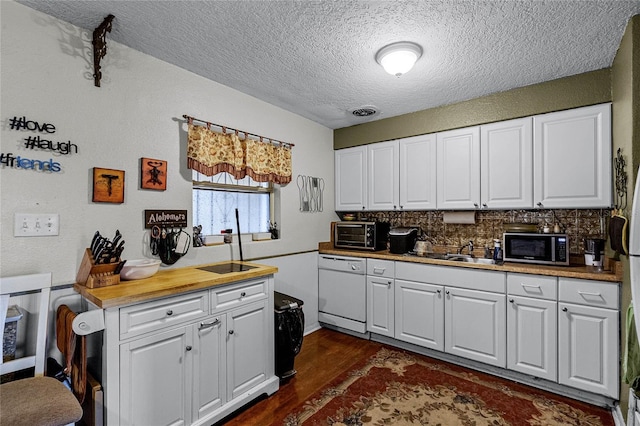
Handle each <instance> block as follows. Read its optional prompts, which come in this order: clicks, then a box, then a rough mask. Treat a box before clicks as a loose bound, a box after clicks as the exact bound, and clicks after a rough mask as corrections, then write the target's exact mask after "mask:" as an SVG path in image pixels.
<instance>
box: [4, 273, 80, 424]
mask: <svg viewBox="0 0 640 426" xmlns="http://www.w3.org/2000/svg"><path fill="white" fill-rule="evenodd" d="M22 292H38V293H40V303H39V304H38V306H39V308H38V324H37V342H36V353H35V355H28V356H24V357H22V358H18V359H15V360H11V361H5V362H1V361H0V373H1V374H7V373H13V372H16V371H19V370H23V369H26V368H31V367H35V374H34V377H28V378H25V379H20V380H16V381H13V382H8V383H5V384H2V385H0V424H2V425H5V424H6V425H12V426H18V425H25V426H27V425H28V426H33V425H38V426H45V425H48V426H54V425H55V426H58V425H66V424H70V423H74V422H76V421H78V420H80V418H81V417H82V407H81V406H80V403H79V402H78V400H77V399H76V397H75V396H74V395H73V393H72V392H71V391H70V390H69V389H68V388H67V387H65V386H64V385H63V384H62V383H61V382H59V381H58V380H57V379H54V378H52V377H45V376H44V365H45V359H46V350H47V330H48V327H47V323H48V319H49V296H50V294H51V273H46V274H34V275H21V276H15V277H7V278H0V340H3V338H4V321H5V319H6V316H7V307H8V306H9V296H10V295H11V294H15V293H22ZM30 328H31V327H30Z"/></svg>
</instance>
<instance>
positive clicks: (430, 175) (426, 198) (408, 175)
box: [400, 134, 437, 210]
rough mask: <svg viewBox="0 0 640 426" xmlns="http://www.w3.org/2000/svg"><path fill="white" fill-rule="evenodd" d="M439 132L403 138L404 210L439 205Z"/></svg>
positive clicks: (430, 207)
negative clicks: (437, 186) (437, 137)
mask: <svg viewBox="0 0 640 426" xmlns="http://www.w3.org/2000/svg"><path fill="white" fill-rule="evenodd" d="M436 162H437V157H436V135H435V134H430V135H421V136H414V137H411V138H406V139H401V140H400V209H402V210H435V208H436Z"/></svg>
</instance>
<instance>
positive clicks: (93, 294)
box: [74, 261, 278, 309]
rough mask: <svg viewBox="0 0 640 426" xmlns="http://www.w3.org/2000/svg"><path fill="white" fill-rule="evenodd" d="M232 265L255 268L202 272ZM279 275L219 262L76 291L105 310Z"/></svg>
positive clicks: (261, 267) (77, 286)
mask: <svg viewBox="0 0 640 426" xmlns="http://www.w3.org/2000/svg"><path fill="white" fill-rule="evenodd" d="M229 263H233V264H235V265H248V266H253V268H252V269H249V270H246V271H242V272H229V273H222V274H220V273H215V272H209V271H204V270H202V269H200V268H203V267H210V266H216V265H226V264H229ZM276 272H278V268H276V267H275V266H268V265H261V264H258V263H251V262H239V261H233V262H219V263H212V264H207V265H196V266H190V267H186V268H176V269H168V270H164V271H163V270H160V271H159V272H158V273H156V274H155V275H153V276H152V277H149V278H144V279H141V280H132V281H122V282H120V283H119V284H116V285H111V286H107V287H100V288H87V287H85V286H84V285H82V284H78V283H76V284H75V286H74V289H75V290H76V291H77V292H78V293H80V294H81V295H82V296H83V297H84V298H85V299H87V300H88V301H90V302H91V303H93V304H94V305H96V306H98V307H99V308H103V309H106V308H113V307H118V306H123V305H129V304H132V303H138V302H144V301H147V300H152V299H157V298H160V297H168V296H175V295H178V294H181V293H185V292H188V291H195V290H202V289H206V288H209V287H214V286H219V285H225V284H232V283H234V282H238V281H244V280H247V279H251V278H257V277H263V276H266V275H272V274H275V273H276Z"/></svg>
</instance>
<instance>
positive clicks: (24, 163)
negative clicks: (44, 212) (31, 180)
mask: <svg viewBox="0 0 640 426" xmlns="http://www.w3.org/2000/svg"><path fill="white" fill-rule="evenodd" d="M8 121H9V129H10V130H16V131H29V132H36V133H40V134H44V135H42V136H41V135H40V134H36V135H30V136H27V137H26V138H24V139H23V141H24V142H23V143H24V147H25V148H26V149H30V150H40V151H48V152H51V153H52V154H53V155H69V154H77V153H78V145H76V144H74V143H71V141H69V140H68V141H53V140H51V139H49V138H50V136H47V135H51V134H54V133H55V132H56V126H55V125H53V124H51V123H40V122H38V121H34V120H30V119H28V118H27V117H26V116H24V115H23V116H22V117H18V116H14V117H13V118H10V119H9V120H8ZM0 166H6V167H10V168H16V169H25V170H36V171H42V172H60V171H62V166H61V164H60V163H58V162H57V161H53V159H52V158H50V159H49V160H35V159H30V158H27V157H25V156H23V155H14V154H13V153H12V152H7V153H4V152H3V153H0Z"/></svg>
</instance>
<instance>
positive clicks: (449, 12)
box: [19, 0, 640, 129]
mask: <svg viewBox="0 0 640 426" xmlns="http://www.w3.org/2000/svg"><path fill="white" fill-rule="evenodd" d="M19 3H22V4H24V5H27V6H29V7H31V8H34V9H36V10H39V11H42V12H45V13H47V14H49V15H52V16H55V17H57V18H59V19H62V20H63V21H67V22H70V23H72V24H74V25H77V26H79V27H81V28H85V29H88V30H91V31H93V29H94V28H95V27H97V26H98V25H99V24H100V23H101V22H102V20H103V19H104V17H106V16H107V15H108V14H110V13H111V14H113V15H115V17H116V18H115V20H114V22H113V30H112V32H111V33H110V34H109V35H108V37H107V38H108V39H112V40H115V41H117V42H119V43H122V44H124V45H127V46H129V47H131V48H133V49H136V50H138V51H141V52H144V53H146V54H149V55H151V56H154V57H156V58H159V59H161V60H163V61H166V62H169V63H172V64H174V65H177V66H179V67H181V68H184V69H187V70H189V71H191V72H194V73H196V74H198V75H201V76H203V77H206V78H208V79H210V80H213V81H216V82H218V83H221V84H223V85H225V86H228V87H232V88H234V89H237V90H239V91H241V92H244V93H247V94H249V95H251V96H254V97H256V98H259V99H262V100H264V101H266V102H269V103H271V104H273V105H277V106H279V107H281V108H283V109H286V110H289V111H292V112H295V113H297V114H299V115H301V116H303V117H306V118H308V119H310V120H313V121H315V122H318V123H320V124H323V125H325V126H327V127H329V128H333V129H335V128H341V127H347V126H351V125H354V124H359V123H363V122H367V121H372V120H378V119H381V118H386V117H392V116H396V115H400V114H405V113H409V112H414V111H419V110H422V109H427V108H432V107H436V106H440V105H445V104H450V103H454V102H459V101H462V100H466V99H472V98H476V97H478V96H483V95H486V94H489V93H494V92H499V91H504V90H508V89H512V88H515V87H521V86H526V85H529V84H534V83H538V82H542V81H547V80H553V79H556V78H560V77H564V76H568V75H573V74H579V73H582V72H587V71H592V70H597V69H601V68H606V67H609V66H611V64H612V62H613V58H614V56H615V53H616V49H617V48H618V45H619V44H620V40H621V38H622V34H623V32H624V29H625V27H626V24H627V22H628V20H629V18H630V17H631V16H633V15H635V14H640V1H638V0H635V1H622V0H598V1H584V0H555V1H554V0H546V1H543V0H537V1H516V0H507V1H503V0H494V1H460V0H457V1H347V0H344V1H333V0H315V1H311V0H306V1H266V0H263V1H246V0H238V1H104V0H96V1H61V0H19ZM404 40H407V41H413V42H416V43H418V44H420V45H421V46H422V47H423V50H424V54H423V56H422V58H421V59H420V60H419V61H418V63H417V64H416V66H415V68H414V69H413V70H412V71H410V72H409V73H407V74H405V75H403V76H402V77H400V78H397V77H394V76H391V75H388V74H386V73H385V72H384V70H383V69H382V68H381V67H380V66H379V65H378V64H377V63H376V61H375V58H374V56H375V53H376V52H377V51H378V50H379V49H380V48H381V47H383V46H385V45H386V44H389V43H392V42H396V41H404ZM103 72H104V73H105V74H107V73H108V72H109V70H108V69H104V70H103ZM365 105H373V106H375V107H376V108H377V109H378V111H379V113H378V114H376V115H374V116H372V117H368V118H357V117H355V116H353V115H352V114H351V110H353V109H356V108H359V107H362V106H365Z"/></svg>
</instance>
